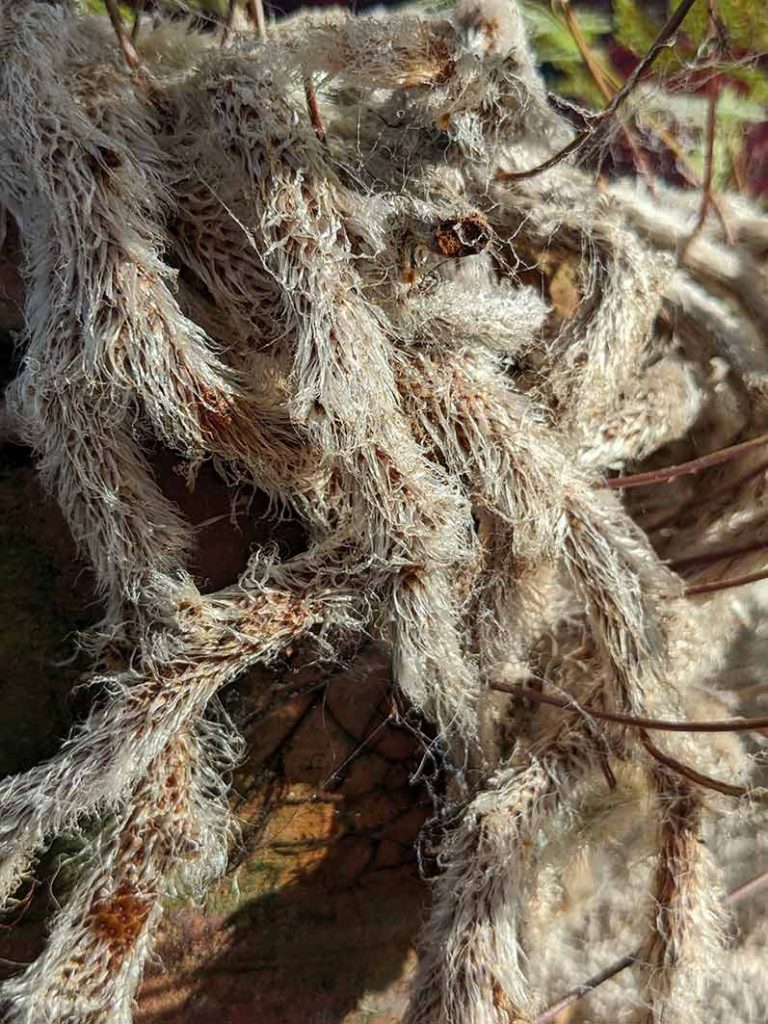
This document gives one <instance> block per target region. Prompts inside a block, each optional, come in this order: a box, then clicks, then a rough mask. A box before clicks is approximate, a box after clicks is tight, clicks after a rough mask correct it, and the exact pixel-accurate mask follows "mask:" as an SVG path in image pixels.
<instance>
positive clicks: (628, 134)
mask: <svg viewBox="0 0 768 1024" xmlns="http://www.w3.org/2000/svg"><path fill="white" fill-rule="evenodd" d="M557 5H558V7H559V8H560V10H561V12H562V15H563V18H564V19H565V24H566V25H567V27H568V31H569V32H570V33H571V38H572V39H573V41H574V43H575V44H576V47H577V49H578V51H579V53H580V54H581V59H582V60H583V61H584V64H585V65H586V68H587V70H588V71H589V73H590V75H591V76H592V80H593V81H594V83H595V85H596V86H597V88H598V89H599V90H600V93H601V94H602V97H603V99H604V100H605V101H606V102H607V103H610V102H611V100H612V99H613V97H614V95H615V93H616V89H615V88H614V87H613V86H612V85H611V84H610V82H609V81H608V77H607V75H606V74H605V72H604V71H603V69H602V68H601V67H600V63H599V61H598V60H597V58H596V57H595V55H594V53H593V52H592V50H591V49H590V48H589V43H588V42H587V39H586V36H585V35H584V33H583V32H582V29H581V25H580V24H579V19H578V18H577V17H576V15H575V13H574V11H573V8H572V7H571V0H557ZM621 131H622V134H623V136H624V140H625V142H626V143H627V146H628V147H629V150H630V152H631V153H632V156H633V158H634V161H635V165H636V166H637V168H638V169H639V170H640V172H641V174H642V175H643V177H644V178H645V179H646V182H647V185H648V191H649V192H650V193H651V194H652V195H653V194H655V187H654V181H653V174H652V173H651V169H650V167H649V165H648V161H647V160H646V158H645V154H644V153H643V151H642V149H641V148H640V146H638V144H637V141H636V140H635V137H634V135H633V133H632V129H631V128H630V127H629V125H627V124H622V126H621Z"/></svg>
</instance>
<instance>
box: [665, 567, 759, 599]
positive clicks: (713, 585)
mask: <svg viewBox="0 0 768 1024" xmlns="http://www.w3.org/2000/svg"><path fill="white" fill-rule="evenodd" d="M767 579H768V569H761V570H760V572H751V573H748V574H747V575H746V576H732V577H730V578H729V579H725V580H712V581H711V582H709V583H695V584H694V585H693V586H691V587H686V588H685V594H686V597H693V596H694V595H696V594H714V593H716V592H717V591H718V590H731V589H732V588H733V587H744V586H746V585H747V584H748V583H759V582H760V580H767Z"/></svg>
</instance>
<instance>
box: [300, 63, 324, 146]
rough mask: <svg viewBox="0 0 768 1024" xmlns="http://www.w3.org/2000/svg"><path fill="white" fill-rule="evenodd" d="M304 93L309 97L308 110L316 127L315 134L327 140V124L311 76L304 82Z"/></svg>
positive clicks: (321, 139)
mask: <svg viewBox="0 0 768 1024" xmlns="http://www.w3.org/2000/svg"><path fill="white" fill-rule="evenodd" d="M304 95H305V96H306V97H307V110H309V119H310V121H311V122H312V125H313V127H314V129H315V134H316V135H317V137H318V139H320V141H321V142H325V125H324V124H323V118H322V116H321V114H320V107H319V106H318V103H317V90H316V89H315V86H314V83H313V82H312V79H311V78H307V79H306V81H305V82H304Z"/></svg>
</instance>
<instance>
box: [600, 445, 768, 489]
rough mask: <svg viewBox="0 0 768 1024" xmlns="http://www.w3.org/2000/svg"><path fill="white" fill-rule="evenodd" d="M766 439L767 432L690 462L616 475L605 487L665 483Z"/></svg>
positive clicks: (700, 469)
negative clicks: (627, 474)
mask: <svg viewBox="0 0 768 1024" xmlns="http://www.w3.org/2000/svg"><path fill="white" fill-rule="evenodd" d="M766 441H768V434H760V436H759V437H752V438H750V439H749V441H742V442H741V443H740V444H734V445H730V446H729V447H728V448H720V449H719V450H718V451H716V452H710V453H709V454H708V455H700V456H699V457H698V458H697V459H691V460H690V462H680V463H678V465H676V466H665V467H664V468H663V469H651V470H649V471H648V472H647V473H633V474H631V475H630V476H617V477H614V478H613V479H611V480H606V481H605V482H604V486H605V487H610V488H611V489H612V490H626V489H628V488H630V487H645V486H647V485H648V484H660V483H666V482H667V481H669V480H675V479H676V478H677V477H679V476H688V475H689V474H691V473H700V472H701V471H702V470H703V469H709V468H710V467H711V466H719V465H721V464H722V463H724V462H730V461H731V460H732V459H737V458H738V457H739V456H740V455H741V454H742V453H743V452H746V451H749V450H750V449H751V448H756V447H758V445H761V444H765V443H766Z"/></svg>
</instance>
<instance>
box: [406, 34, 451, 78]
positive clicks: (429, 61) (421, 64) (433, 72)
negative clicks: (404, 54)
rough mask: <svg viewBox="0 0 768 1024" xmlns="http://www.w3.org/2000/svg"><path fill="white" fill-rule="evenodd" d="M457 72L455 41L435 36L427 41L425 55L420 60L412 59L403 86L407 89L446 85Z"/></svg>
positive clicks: (421, 55)
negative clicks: (420, 86) (419, 86)
mask: <svg viewBox="0 0 768 1024" xmlns="http://www.w3.org/2000/svg"><path fill="white" fill-rule="evenodd" d="M455 71H456V60H455V58H454V44H453V40H452V39H448V38H441V37H440V36H436V37H435V36H433V37H432V38H430V39H428V40H426V41H425V48H424V53H423V54H420V55H419V59H418V60H416V59H413V58H412V59H411V63H410V67H408V69H407V70H406V71H405V74H404V77H403V81H402V85H403V87H404V88H405V89H413V88H415V87H416V86H418V85H445V83H446V82H448V81H450V79H451V78H452V77H453V75H454V73H455Z"/></svg>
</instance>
